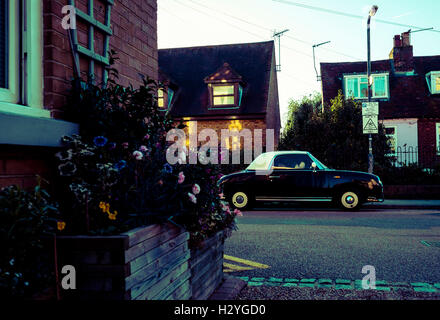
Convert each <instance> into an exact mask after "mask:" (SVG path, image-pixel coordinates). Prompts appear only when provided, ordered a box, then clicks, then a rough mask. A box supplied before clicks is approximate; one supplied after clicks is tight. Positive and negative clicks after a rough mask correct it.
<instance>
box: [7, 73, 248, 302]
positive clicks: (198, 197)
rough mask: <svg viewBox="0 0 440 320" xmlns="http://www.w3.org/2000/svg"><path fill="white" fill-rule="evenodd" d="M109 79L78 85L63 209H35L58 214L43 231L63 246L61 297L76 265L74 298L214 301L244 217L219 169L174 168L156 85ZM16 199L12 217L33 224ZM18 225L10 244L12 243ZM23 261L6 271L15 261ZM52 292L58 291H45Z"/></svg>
mask: <svg viewBox="0 0 440 320" xmlns="http://www.w3.org/2000/svg"><path fill="white" fill-rule="evenodd" d="M109 71H110V76H109V82H108V83H107V85H106V86H96V85H94V84H92V83H80V82H77V81H75V82H74V86H73V91H72V94H71V96H70V98H69V102H68V108H67V112H66V114H68V115H70V117H71V118H69V119H67V120H70V121H73V122H77V123H79V124H80V135H74V136H71V137H62V141H63V142H64V148H62V149H61V150H59V152H57V153H56V155H55V156H56V158H57V161H58V164H57V169H58V176H57V178H56V180H55V181H52V182H51V185H52V186H53V188H52V192H53V198H55V199H56V202H57V205H56V206H52V205H51V206H48V205H46V204H44V203H42V204H41V206H38V207H37V208H36V209H35V210H39V211H41V212H46V211H47V212H49V211H50V212H52V211H54V212H53V214H52V213H51V215H50V220H49V219H46V220H44V221H42V222H41V223H42V224H44V226H46V225H47V226H49V224H50V228H43V229H44V230H45V229H48V230H50V232H49V233H50V239H52V240H53V242H51V241H49V252H53V253H54V254H53V255H54V256H56V257H57V259H55V261H56V263H57V265H58V268H52V270H55V269H56V270H57V272H55V276H56V277H57V288H60V284H61V283H62V274H61V270H62V267H63V266H65V265H72V266H74V267H75V268H77V270H76V271H77V273H78V274H77V284H76V287H77V288H78V289H77V290H76V291H75V290H62V291H61V296H63V297H65V298H78V299H89V298H90V299H92V298H109V299H142V300H143V299H167V298H172V299H180V298H182V299H187V298H190V297H192V295H193V293H194V298H196V299H200V298H204V297H206V296H207V295H208V294H209V292H210V291H212V290H213V288H214V287H215V286H216V284H218V283H219V281H220V280H221V266H222V252H223V243H222V242H223V240H224V239H223V236H225V235H227V234H229V233H230V232H231V231H232V230H235V217H236V216H237V215H240V214H241V213H240V212H239V211H238V210H234V211H232V210H230V208H229V206H228V204H227V203H225V202H224V201H222V200H221V196H220V194H219V192H220V190H219V188H218V186H217V181H218V179H219V178H220V176H221V173H220V168H219V166H218V165H212V164H210V165H190V164H186V161H185V159H183V158H182V157H180V156H179V160H180V161H178V162H177V163H168V161H167V151H168V150H167V147H168V146H169V144H170V143H172V141H167V140H166V138H167V132H168V131H169V130H171V129H173V128H174V126H175V124H174V123H173V121H172V119H169V117H168V116H167V113H165V112H163V111H160V110H159V109H158V107H157V97H156V93H157V88H158V86H157V85H156V84H155V83H154V82H153V81H150V80H148V81H147V80H146V81H145V82H144V85H143V86H141V87H139V88H138V89H134V88H133V87H131V86H130V87H122V86H120V85H118V84H116V82H115V81H114V79H115V77H114V76H113V73H114V70H113V69H111V70H109ZM181 126H182V124H180V125H179V126H178V127H181ZM12 194H13V193H12ZM8 197H10V194H7V195H6V197H5V199H6V200H5V201H6V204H5V207H6V208H7V211H8V212H10V213H14V212H19V213H20V214H22V216H23V217H26V215H27V214H28V212H27V211H29V210H30V209H29V210H26V209H24V210H22V211H23V212H22V211H20V210H21V209H20V208H23V205H22V203H21V202H22V199H21V198H22V197H23V196H21V195H20V197H21V198H20V199H18V200H19V201H18V202H17V201H11V200H9V199H8ZM36 197H37V198H38V199H40V198H41V197H40V196H39V194H38V193H37V196H36ZM8 207H10V208H8ZM40 207H41V208H40ZM58 207H59V210H58ZM17 208H18V209H17ZM19 209H20V210H19ZM55 213H56V214H55ZM37 215H41V216H43V215H42V214H41V213H40V212H38V213H37ZM20 218H21V217H14V219H15V220H11V221H12V222H11V223H13V221H21V220H20ZM37 220H38V219H37ZM11 226H12V227H13V225H12V224H11V225H7V228H4V230H3V229H2V234H1V235H2V236H4V237H5V238H8V237H9V234H10V232H8V228H9V227H11ZM54 229H55V230H54ZM30 233H32V235H33V236H35V234H33V232H32V230H31V231H30ZM220 235H221V236H220ZM39 236H40V234H38V237H39ZM38 237H36V238H38ZM212 239H213V240H212ZM13 240H14V241H15V239H13ZM22 240H24V239H22ZM8 241H9V239H8ZM8 243H9V242H8ZM21 243H25V241H22V242H21ZM11 248H12V247H11V246H9V244H8V247H7V248H6V249H7V250H9V249H11ZM201 248H204V249H201ZM190 250H193V251H190ZM13 253H14V252H13V250H9V251H8V260H5V259H4V261H1V265H0V268H2V267H3V266H7V265H8V263H9V262H8V261H12V262H13V261H14V259H13V258H14V257H13ZM191 254H192V256H193V257H194V259H193V260H191ZM23 260H26V259H23ZM21 265H26V261H20V266H19V267H16V266H14V268H9V267H10V266H8V268H9V269H11V270H14V274H17V275H20V277H19V278H21V273H20V270H21V269H23V270H24V267H21ZM202 267H203V268H202ZM40 271H41V270H37V271H36V272H40ZM0 276H1V277H0V280H1V281H0V284H2V283H3V282H5V283H7V284H6V285H5V286H4V288H5V292H6V293H8V292H12V291H14V292H18V294H20V293H21V291H19V290H16V289H15V288H13V287H12V285H10V284H9V283H8V281H10V282H11V283H12V282H13V283H15V282H17V281H18V280H17V279H16V278H17V277H18V276H17V277H15V278H14V276H11V272H9V271H8V272H7V273H5V275H3V274H0ZM20 281H22V280H20ZM20 283H21V282H20ZM20 285H21V284H20ZM23 285H25V286H26V287H28V282H27V281H25V282H23ZM44 286H46V288H47V287H51V286H53V282H52V283H43V284H42V285H41V286H38V288H41V287H43V288H44ZM59 296H60V291H59V290H58V291H57V297H59Z"/></svg>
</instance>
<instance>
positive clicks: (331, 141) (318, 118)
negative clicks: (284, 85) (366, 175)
mask: <svg viewBox="0 0 440 320" xmlns="http://www.w3.org/2000/svg"><path fill="white" fill-rule="evenodd" d="M279 150H304V151H309V152H311V153H312V154H313V155H314V156H315V157H317V158H318V159H319V160H320V161H322V162H323V163H324V164H325V165H327V166H329V167H331V168H334V169H351V170H363V171H366V170H367V169H368V135H365V134H363V129H362V107H361V104H360V103H359V102H357V101H355V100H353V99H349V100H345V98H344V96H343V95H342V92H341V91H340V92H339V94H338V96H337V97H335V98H334V99H333V100H331V104H330V105H329V106H325V108H324V109H322V102H321V96H320V95H319V94H317V95H315V96H311V97H304V98H303V99H302V100H301V101H291V102H290V105H289V115H288V122H287V125H286V127H285V129H284V131H283V134H282V136H281V141H280V145H279ZM389 150H390V149H389V145H388V142H387V137H386V135H385V133H384V130H383V127H382V125H381V124H379V133H378V134H376V135H373V153H374V161H375V163H374V165H375V167H390V166H391V161H390V159H389V158H388V157H386V156H385V155H386V154H388V153H389Z"/></svg>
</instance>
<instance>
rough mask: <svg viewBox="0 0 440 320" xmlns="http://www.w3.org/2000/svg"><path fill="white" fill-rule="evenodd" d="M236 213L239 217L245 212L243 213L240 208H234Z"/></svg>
mask: <svg viewBox="0 0 440 320" xmlns="http://www.w3.org/2000/svg"><path fill="white" fill-rule="evenodd" d="M234 214H235V215H236V216H239V217H242V216H243V214H242V213H241V211H240V210H238V209H235V210H234Z"/></svg>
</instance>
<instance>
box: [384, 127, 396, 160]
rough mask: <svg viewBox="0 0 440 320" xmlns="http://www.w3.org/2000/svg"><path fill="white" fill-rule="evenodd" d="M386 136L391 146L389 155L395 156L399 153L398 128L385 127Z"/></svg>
mask: <svg viewBox="0 0 440 320" xmlns="http://www.w3.org/2000/svg"><path fill="white" fill-rule="evenodd" d="M385 135H386V137H387V141H388V145H389V146H390V153H389V154H388V155H389V156H395V155H396V151H397V135H396V127H385Z"/></svg>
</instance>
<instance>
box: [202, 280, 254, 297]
mask: <svg viewBox="0 0 440 320" xmlns="http://www.w3.org/2000/svg"><path fill="white" fill-rule="evenodd" d="M247 285H248V283H247V282H246V281H244V280H242V279H240V278H237V277H232V276H229V275H225V276H224V278H223V282H222V283H221V284H220V285H219V286H218V287H217V289H215V291H214V292H213V294H212V295H211V296H210V297H209V298H208V300H233V299H234V298H235V297H236V296H238V294H239V293H240V291H241V290H243V288H244V287H246V286H247Z"/></svg>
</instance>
